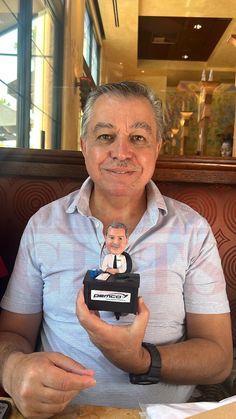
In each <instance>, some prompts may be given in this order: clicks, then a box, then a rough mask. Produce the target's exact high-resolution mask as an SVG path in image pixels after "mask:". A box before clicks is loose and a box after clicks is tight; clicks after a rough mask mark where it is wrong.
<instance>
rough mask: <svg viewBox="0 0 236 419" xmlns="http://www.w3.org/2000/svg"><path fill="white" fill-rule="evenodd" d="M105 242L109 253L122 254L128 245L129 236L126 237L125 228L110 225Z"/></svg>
mask: <svg viewBox="0 0 236 419" xmlns="http://www.w3.org/2000/svg"><path fill="white" fill-rule="evenodd" d="M105 242H106V248H107V250H108V252H109V253H113V255H120V254H121V253H122V252H123V251H124V250H125V248H126V246H127V243H128V238H127V237H126V235H125V230H124V229H123V228H112V227H109V228H108V231H107V234H106V237H105Z"/></svg>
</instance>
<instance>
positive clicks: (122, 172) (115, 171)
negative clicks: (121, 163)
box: [103, 168, 137, 175]
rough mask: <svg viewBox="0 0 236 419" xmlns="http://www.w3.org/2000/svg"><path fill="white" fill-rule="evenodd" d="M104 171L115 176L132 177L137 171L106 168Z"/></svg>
mask: <svg viewBox="0 0 236 419" xmlns="http://www.w3.org/2000/svg"><path fill="white" fill-rule="evenodd" d="M103 170H105V171H106V172H108V173H109V174H112V175H113V174H114V175H132V174H133V173H136V172H137V170H134V169H129V170H127V169H126V170H124V169H123V170H122V169H120V168H119V169H106V168H104V169H103Z"/></svg>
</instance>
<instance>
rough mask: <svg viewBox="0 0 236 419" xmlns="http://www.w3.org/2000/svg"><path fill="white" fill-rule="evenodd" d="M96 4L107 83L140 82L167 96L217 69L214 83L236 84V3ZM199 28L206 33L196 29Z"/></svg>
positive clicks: (124, 0) (146, 0)
mask: <svg viewBox="0 0 236 419" xmlns="http://www.w3.org/2000/svg"><path fill="white" fill-rule="evenodd" d="M114 3H116V4H117V16H118V23H119V26H116V24H115V16H114V8H113V5H114ZM98 4H99V8H100V13H101V17H102V22H103V27H104V32H105V39H104V41H103V47H104V48H103V49H104V63H103V80H105V81H106V80H114V81H115V80H121V79H125V78H126V79H128V78H129V79H131V78H132V79H139V80H144V81H146V82H148V83H149V84H150V85H152V86H153V87H155V88H156V89H157V90H159V91H164V90H165V89H166V86H177V85H178V83H179V81H183V80H187V81H199V80H200V79H201V75H202V71H203V70H205V71H206V74H207V75H208V74H209V72H210V70H213V74H214V76H213V77H214V80H215V81H220V82H221V83H229V84H232V83H233V84H234V83H235V73H236V47H235V45H233V44H232V43H230V42H228V40H229V38H230V37H231V35H232V34H236V1H235V0H227V2H223V1H222V0H219V1H218V2H209V1H208V0H198V1H196V0H178V1H176V0H168V1H162V2H160V1H157V0H117V1H116V2H115V1H114V0H113V1H109V2H108V0H98ZM116 20H117V19H116ZM116 23H117V22H116ZM195 24H201V25H202V28H201V29H200V30H195V29H193V26H194V25H195ZM184 55H188V57H187V58H186V57H185V59H184V58H183V56H184Z"/></svg>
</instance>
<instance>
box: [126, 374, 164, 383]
mask: <svg viewBox="0 0 236 419" xmlns="http://www.w3.org/2000/svg"><path fill="white" fill-rule="evenodd" d="M129 380H130V382H131V384H141V385H149V384H158V383H159V379H158V378H157V377H150V376H149V375H146V374H129Z"/></svg>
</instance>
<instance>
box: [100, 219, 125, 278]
mask: <svg viewBox="0 0 236 419" xmlns="http://www.w3.org/2000/svg"><path fill="white" fill-rule="evenodd" d="M127 244H128V230H127V227H126V225H125V224H122V223H112V224H110V225H109V226H108V228H107V231H106V234H105V246H106V249H107V250H108V252H109V253H108V254H107V255H106V256H105V257H104V259H103V262H102V266H101V270H102V272H103V273H101V274H100V275H98V276H97V279H108V278H109V276H110V275H109V274H112V275H115V274H119V273H126V272H129V273H130V272H131V270H132V260H131V257H130V255H129V254H128V253H126V252H124V250H125V248H126V246H127ZM104 272H105V274H104ZM106 273H108V274H106Z"/></svg>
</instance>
